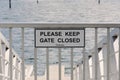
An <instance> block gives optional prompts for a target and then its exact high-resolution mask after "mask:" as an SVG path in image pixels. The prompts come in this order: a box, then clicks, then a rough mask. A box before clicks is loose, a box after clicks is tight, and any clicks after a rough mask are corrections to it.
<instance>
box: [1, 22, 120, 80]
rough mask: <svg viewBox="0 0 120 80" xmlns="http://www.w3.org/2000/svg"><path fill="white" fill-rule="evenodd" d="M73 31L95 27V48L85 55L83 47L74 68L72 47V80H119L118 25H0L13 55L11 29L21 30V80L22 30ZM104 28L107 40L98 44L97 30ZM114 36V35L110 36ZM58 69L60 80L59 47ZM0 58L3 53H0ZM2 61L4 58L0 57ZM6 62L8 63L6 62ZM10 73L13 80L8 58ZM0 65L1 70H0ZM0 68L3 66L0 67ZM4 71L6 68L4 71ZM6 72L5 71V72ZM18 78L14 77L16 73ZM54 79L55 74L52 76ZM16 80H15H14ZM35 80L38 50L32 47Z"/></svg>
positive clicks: (47, 59) (60, 79) (47, 75)
mask: <svg viewBox="0 0 120 80" xmlns="http://www.w3.org/2000/svg"><path fill="white" fill-rule="evenodd" d="M56 27H57V28H64V27H65V28H72V27H82V28H85V29H87V28H94V29H95V39H94V40H95V42H94V43H95V46H94V48H93V50H92V51H91V52H90V53H88V54H86V52H85V49H86V48H83V59H82V60H81V64H78V65H77V66H76V67H75V68H74V66H73V63H74V62H73V50H74V49H73V48H71V76H70V79H71V80H113V79H115V80H120V64H119V62H120V59H119V57H120V55H119V53H120V51H119V50H120V47H119V46H120V39H119V36H120V24H119V23H61V24H58V23H0V28H9V30H10V31H9V32H10V33H9V36H10V45H9V47H8V48H9V53H10V56H11V57H12V56H13V53H12V51H13V50H12V48H11V47H12V46H11V44H12V34H11V30H12V28H21V30H22V41H21V43H22V61H20V63H22V75H21V76H22V78H21V79H20V80H25V66H24V29H25V28H33V29H34V28H56ZM99 28H106V29H107V38H106V39H105V40H103V42H101V43H99V44H98V32H97V31H98V29H99ZM111 28H116V29H117V31H115V32H112V33H110V29H111ZM113 33H114V35H113ZM58 53H59V62H58V64H59V70H58V74H59V77H58V80H62V78H61V66H62V65H61V48H59V52H58ZM1 55H2V54H1ZM0 60H3V57H2V56H1V57H0ZM8 62H9V61H8ZM9 63H10V64H9V69H10V74H9V76H7V77H9V78H10V79H9V80H13V79H14V74H12V73H14V70H13V66H12V64H13V60H12V58H10V62H9ZM2 66H3V65H1V66H0V67H2ZM2 68H3V67H2ZM2 68H1V69H0V76H2V77H1V79H2V78H3V80H4V78H5V77H6V76H5V75H4V73H3V72H4V71H1V70H3V69H2ZM6 70H7V69H6ZM7 71H8V70H7ZM16 75H17V74H16ZM49 75H50V74H49V48H46V80H49ZM53 76H54V75H53ZM16 80H18V78H16ZM34 80H37V48H34Z"/></svg>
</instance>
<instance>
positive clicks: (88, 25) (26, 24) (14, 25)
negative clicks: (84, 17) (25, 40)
mask: <svg viewBox="0 0 120 80" xmlns="http://www.w3.org/2000/svg"><path fill="white" fill-rule="evenodd" d="M10 27H12V28H22V27H23V28H43V27H44V28H59V27H60V28H68V27H79V28H80V27H81V28H83V27H84V28H95V27H97V28H119V27H120V23H112V22H108V23H107V22H106V23H103V22H102V23H37V22H15V23H12V22H11V23H5V22H4V23H0V28H10Z"/></svg>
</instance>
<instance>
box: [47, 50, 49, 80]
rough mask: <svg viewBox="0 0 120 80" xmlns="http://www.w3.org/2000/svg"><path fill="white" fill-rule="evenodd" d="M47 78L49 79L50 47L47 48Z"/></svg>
mask: <svg viewBox="0 0 120 80" xmlns="http://www.w3.org/2000/svg"><path fill="white" fill-rule="evenodd" d="M46 71H47V73H46V74H47V75H46V80H49V48H46Z"/></svg>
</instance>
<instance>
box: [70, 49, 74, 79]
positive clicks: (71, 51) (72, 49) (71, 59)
mask: <svg viewBox="0 0 120 80" xmlns="http://www.w3.org/2000/svg"><path fill="white" fill-rule="evenodd" d="M73 77H74V76H73V48H71V80H73V79H74V78H73Z"/></svg>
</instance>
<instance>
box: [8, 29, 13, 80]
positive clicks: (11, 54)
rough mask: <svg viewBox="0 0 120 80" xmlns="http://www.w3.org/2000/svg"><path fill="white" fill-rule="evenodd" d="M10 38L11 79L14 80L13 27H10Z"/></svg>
mask: <svg viewBox="0 0 120 80" xmlns="http://www.w3.org/2000/svg"><path fill="white" fill-rule="evenodd" d="M9 40H10V52H9V53H10V73H9V74H10V80H13V66H12V65H13V61H12V60H13V53H12V28H11V27H10V28H9Z"/></svg>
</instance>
